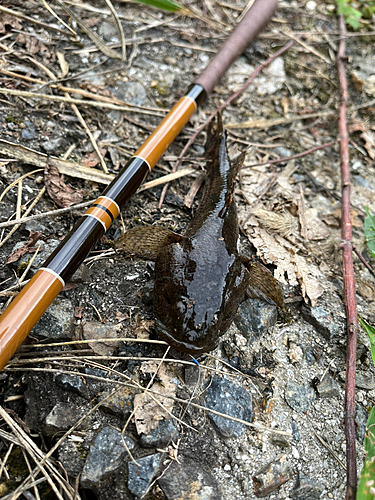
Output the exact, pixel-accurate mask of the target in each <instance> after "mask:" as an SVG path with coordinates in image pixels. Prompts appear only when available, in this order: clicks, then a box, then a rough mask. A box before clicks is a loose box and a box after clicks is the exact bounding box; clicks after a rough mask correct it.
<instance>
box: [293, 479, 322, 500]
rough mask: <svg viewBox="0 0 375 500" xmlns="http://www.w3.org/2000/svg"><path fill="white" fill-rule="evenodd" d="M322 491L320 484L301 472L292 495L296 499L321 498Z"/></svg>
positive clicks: (315, 499)
mask: <svg viewBox="0 0 375 500" xmlns="http://www.w3.org/2000/svg"><path fill="white" fill-rule="evenodd" d="M322 491H323V488H322V487H321V486H320V485H319V484H316V483H315V482H314V481H313V480H311V479H310V478H308V477H306V476H304V475H302V474H301V475H300V477H299V478H298V480H297V483H296V485H295V487H294V488H293V490H292V491H291V493H290V496H291V497H292V498H295V499H296V500H319V499H320V495H321V494H322Z"/></svg>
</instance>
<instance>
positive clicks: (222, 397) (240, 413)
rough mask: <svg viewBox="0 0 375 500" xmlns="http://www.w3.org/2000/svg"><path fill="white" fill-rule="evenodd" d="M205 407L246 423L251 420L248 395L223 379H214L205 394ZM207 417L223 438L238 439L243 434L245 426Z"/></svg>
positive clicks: (222, 418) (249, 397)
mask: <svg viewBox="0 0 375 500" xmlns="http://www.w3.org/2000/svg"><path fill="white" fill-rule="evenodd" d="M205 399H206V406H207V408H211V409H212V410H215V411H217V412H220V413H224V414H226V415H230V416H231V417H236V418H238V419H241V420H246V421H247V422H252V420H253V416H254V415H253V401H252V399H251V396H250V394H249V393H248V392H247V391H245V389H243V388H242V387H241V386H238V385H235V384H233V383H232V382H230V381H229V380H227V379H225V378H223V377H216V376H215V377H214V378H213V379H212V382H211V384H209V386H208V389H207V391H206V394H205ZM208 416H209V417H210V419H211V420H212V422H214V424H215V425H216V427H217V429H218V431H219V433H220V434H221V435H222V436H223V437H224V438H230V437H235V438H236V437H239V436H241V435H242V434H243V433H244V432H245V426H244V425H243V424H241V423H239V422H235V421H233V420H229V419H227V418H225V417H220V416H218V415H214V414H212V413H209V414H208Z"/></svg>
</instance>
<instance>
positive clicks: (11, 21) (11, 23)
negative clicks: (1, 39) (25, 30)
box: [0, 13, 22, 35]
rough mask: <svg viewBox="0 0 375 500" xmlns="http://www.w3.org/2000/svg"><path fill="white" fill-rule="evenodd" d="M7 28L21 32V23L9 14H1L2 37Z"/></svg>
mask: <svg viewBox="0 0 375 500" xmlns="http://www.w3.org/2000/svg"><path fill="white" fill-rule="evenodd" d="M7 26H8V27H10V28H14V29H16V30H22V24H21V22H20V21H19V20H18V19H17V18H16V17H14V16H11V15H10V14H4V13H1V15H0V34H1V35H3V34H4V33H6V32H7Z"/></svg>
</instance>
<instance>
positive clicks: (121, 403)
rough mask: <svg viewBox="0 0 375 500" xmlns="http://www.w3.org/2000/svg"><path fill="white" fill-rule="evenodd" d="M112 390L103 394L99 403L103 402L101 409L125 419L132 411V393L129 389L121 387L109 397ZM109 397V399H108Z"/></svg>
mask: <svg viewBox="0 0 375 500" xmlns="http://www.w3.org/2000/svg"><path fill="white" fill-rule="evenodd" d="M112 392H113V389H110V390H108V391H105V392H103V393H102V394H101V395H100V398H99V401H103V404H102V408H103V409H106V410H108V411H110V412H111V413H113V414H114V415H120V416H121V417H125V416H127V415H129V413H131V412H132V411H133V391H132V389H131V388H129V387H122V388H121V389H119V390H118V391H117V392H115V393H114V394H112V395H110V394H111V393H112ZM108 396H109V397H108Z"/></svg>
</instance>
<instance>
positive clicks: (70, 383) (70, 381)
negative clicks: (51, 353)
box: [55, 373, 88, 398]
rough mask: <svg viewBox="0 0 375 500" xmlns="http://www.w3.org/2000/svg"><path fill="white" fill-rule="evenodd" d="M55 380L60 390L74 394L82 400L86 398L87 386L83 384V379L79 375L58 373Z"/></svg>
mask: <svg viewBox="0 0 375 500" xmlns="http://www.w3.org/2000/svg"><path fill="white" fill-rule="evenodd" d="M55 380H56V384H57V385H58V386H59V387H61V389H64V390H65V391H69V392H75V393H76V394H79V395H80V396H82V397H84V398H87V397H88V391H87V385H86V384H85V382H84V380H83V378H82V377H80V376H79V375H70V374H68V373H60V374H58V375H56V378H55Z"/></svg>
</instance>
